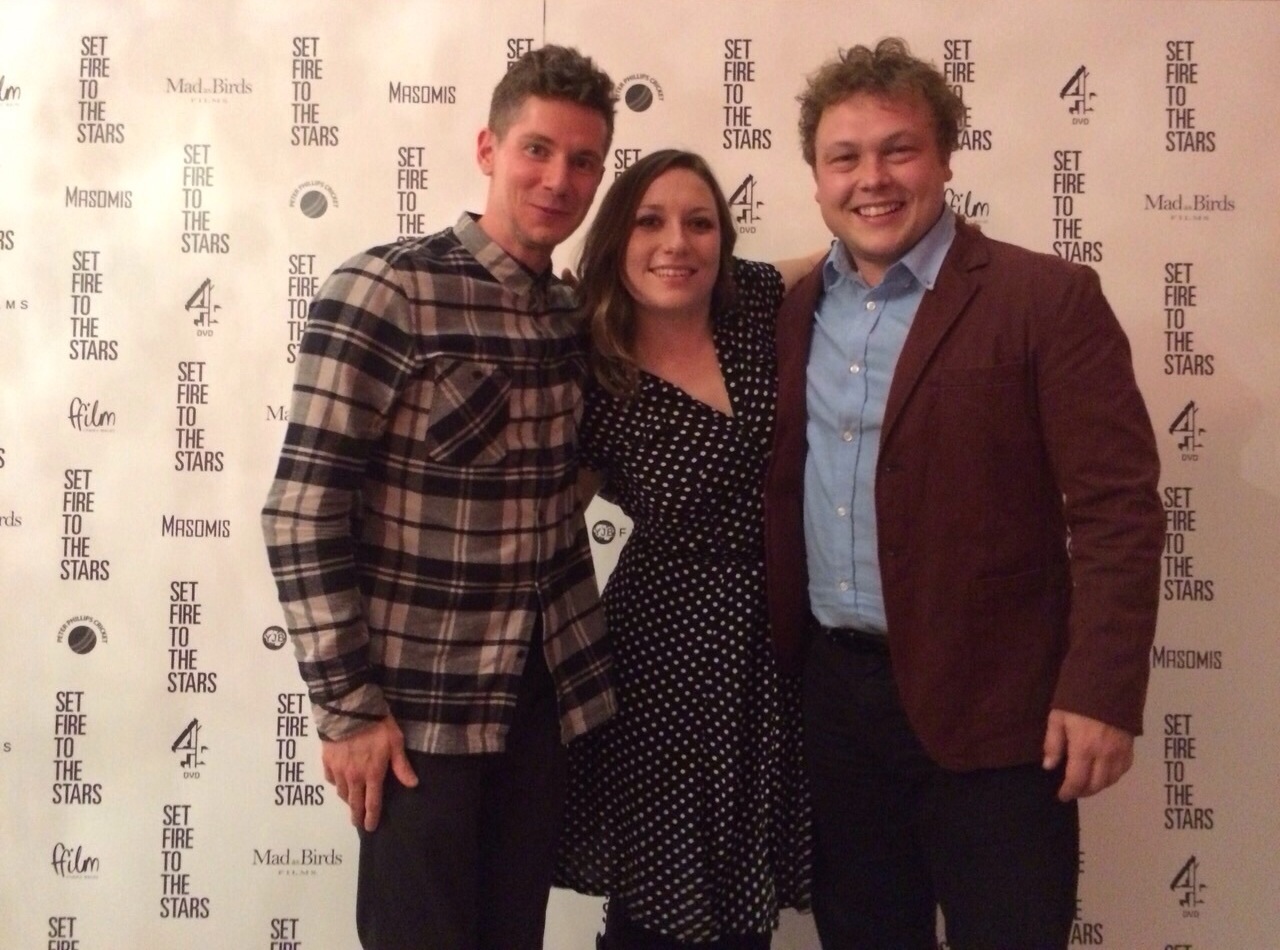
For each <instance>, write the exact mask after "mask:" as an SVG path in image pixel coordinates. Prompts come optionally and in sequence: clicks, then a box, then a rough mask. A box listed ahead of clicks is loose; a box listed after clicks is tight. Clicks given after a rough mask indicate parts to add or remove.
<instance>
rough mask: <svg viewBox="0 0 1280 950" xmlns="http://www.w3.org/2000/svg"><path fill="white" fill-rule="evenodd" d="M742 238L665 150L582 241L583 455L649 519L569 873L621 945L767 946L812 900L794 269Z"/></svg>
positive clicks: (565, 869) (617, 190)
mask: <svg viewBox="0 0 1280 950" xmlns="http://www.w3.org/2000/svg"><path fill="white" fill-rule="evenodd" d="M734 238H735V233H734V229H733V225H732V221H731V219H730V216H729V209H728V206H727V204H726V203H725V199H724V195H723V192H722V191H721V190H720V188H719V186H718V185H717V184H716V182H715V178H714V177H713V176H712V174H711V171H710V169H709V168H708V167H707V166H706V164H705V162H704V161H703V160H702V159H701V158H699V157H698V156H697V155H693V154H691V153H688V152H678V151H673V150H666V151H661V152H656V153H653V154H651V155H649V156H646V157H645V158H643V159H641V160H640V161H639V162H638V163H636V164H635V165H633V166H632V167H631V168H629V169H628V170H627V171H626V172H625V173H624V174H623V175H622V176H621V177H620V178H619V179H618V180H617V181H616V182H615V183H614V185H613V187H612V188H611V189H610V191H609V193H608V195H607V196H606V197H605V199H604V201H603V203H602V205H601V208H600V211H599V213H598V215H597V217H596V219H595V223H594V224H593V225H592V227H591V229H590V231H589V233H588V235H587V238H586V243H585V245H584V249H583V258H582V273H583V275H584V276H583V280H582V285H581V288H580V290H581V295H582V298H583V301H584V306H585V307H586V310H587V314H588V316H589V319H590V321H591V337H592V356H591V358H592V369H593V373H592V376H593V380H592V382H591V383H590V384H589V385H588V387H587V395H586V408H585V413H584V417H583V420H582V425H581V429H580V436H579V437H580V444H581V453H582V460H583V464H584V466H586V467H587V468H588V469H590V470H594V471H595V472H596V473H598V474H599V477H600V479H601V484H602V494H603V496H604V497H605V498H607V499H609V500H610V501H613V502H615V503H617V504H618V505H619V506H620V507H621V508H622V509H623V511H624V512H626V514H627V515H628V516H629V517H630V518H631V519H632V521H633V522H634V528H633V531H632V533H631V536H630V537H629V539H628V541H627V543H626V546H625V547H624V548H623V551H622V554H621V556H620V558H619V561H618V564H617V567H616V568H615V569H614V571H613V573H612V575H611V576H610V578H609V582H608V584H607V585H606V587H605V591H604V604H605V612H606V617H607V620H608V627H609V632H610V635H611V637H612V642H613V646H614V652H615V656H616V662H617V667H616V674H617V680H618V686H619V712H618V715H617V716H616V717H615V718H614V719H613V720H612V721H611V722H609V723H607V724H606V725H604V726H603V727H601V728H599V729H597V730H595V731H594V732H593V733H591V734H589V735H587V736H585V737H583V738H581V739H579V740H576V741H575V742H574V743H573V744H572V745H571V746H570V749H569V792H568V801H567V804H566V811H565V824H564V829H563V831H562V832H561V847H560V854H559V860H558V868H557V878H556V882H557V883H558V884H560V885H561V886H565V887H571V888H573V889H575V890H578V891H581V892H583V893H587V894H595V895H604V896H607V897H608V912H607V915H606V927H605V933H604V935H603V937H602V938H601V941H600V946H601V947H604V948H609V950H615V948H640V947H643V948H646V950H654V948H668V947H698V948H702V950H710V948H715V950H721V948H724V950H728V948H752V950H754V948H766V947H768V946H769V942H770V935H771V932H772V930H773V928H774V927H775V926H776V925H777V921H778V911H779V909H780V908H783V907H796V908H807V907H808V905H809V876H810V851H811V848H810V830H809V824H810V813H809V802H808V797H807V789H806V787H805V785H804V779H803V774H804V773H803V769H802V765H801V740H800V706H799V684H798V681H797V680H795V679H793V678H791V677H788V676H785V675H783V674H782V673H780V672H779V670H778V669H777V666H776V664H775V661H774V658H773V655H772V653H771V648H770V644H769V636H768V629H767V622H766V615H765V596H764V551H763V509H762V495H761V485H762V480H763V478H764V471H765V462H766V453H767V451H768V447H769V444H770V438H771V431H772V426H773V412H774V395H775V393H774V390H775V384H774V350H773V330H774V314H775V311H776V309H777V306H778V303H779V301H780V300H781V297H782V294H783V290H784V280H783V276H782V274H781V273H780V271H779V269H778V268H775V267H773V266H771V265H768V264H760V263H753V262H748V261H741V260H737V259H735V258H733V257H732V250H733V244H734ZM814 260H816V258H814ZM811 263H812V261H803V260H798V261H793V262H786V263H785V264H780V265H779V267H781V268H785V269H786V270H787V271H788V276H789V277H792V278H798V277H799V276H800V275H801V274H802V273H803V272H804V271H805V270H806V269H807V267H808V266H809V264H811Z"/></svg>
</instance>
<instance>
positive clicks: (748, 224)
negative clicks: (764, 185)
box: [729, 175, 764, 234]
mask: <svg viewBox="0 0 1280 950" xmlns="http://www.w3.org/2000/svg"><path fill="white" fill-rule="evenodd" d="M757 184H758V182H757V181H756V176H755V175H748V176H747V177H746V178H744V179H742V183H741V184H739V185H738V187H737V188H735V189H734V191H733V194H731V195H730V196H729V211H730V213H731V214H732V215H733V226H734V227H735V228H737V230H738V233H739V234H755V231H756V225H758V224H759V223H760V220H761V219H760V208H761V206H762V205H763V204H764V202H763V201H761V200H759V199H757V198H756V185H757Z"/></svg>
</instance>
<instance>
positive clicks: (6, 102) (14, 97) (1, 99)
mask: <svg viewBox="0 0 1280 950" xmlns="http://www.w3.org/2000/svg"><path fill="white" fill-rule="evenodd" d="M21 99H22V87H21V86H15V85H13V84H12V83H11V82H9V80H8V78H7V77H6V76H4V75H3V74H0V106H16V105H17V104H18V102H19V101H20V100H21Z"/></svg>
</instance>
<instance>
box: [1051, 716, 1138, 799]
mask: <svg viewBox="0 0 1280 950" xmlns="http://www.w3.org/2000/svg"><path fill="white" fill-rule="evenodd" d="M1064 755H1065V756H1066V759H1067V770H1066V777H1065V778H1064V779H1063V782H1062V787H1061V788H1059V789H1058V800H1059V801H1063V802H1069V801H1071V800H1072V799H1073V798H1087V797H1088V796H1090V795H1095V794H1097V793H1098V792H1100V791H1102V790H1103V789H1104V788H1107V787H1108V786H1111V785H1114V784H1115V783H1116V782H1118V781H1119V780H1120V776H1122V775H1124V773H1125V772H1127V771H1129V766H1131V765H1133V736H1132V735H1131V734H1130V733H1128V732H1125V731H1124V730H1123V729H1118V728H1116V727H1115V726H1111V725H1108V724H1107V723H1105V722H1100V721H1098V720H1097V719H1090V718H1089V717H1088V716H1082V715H1080V714H1079V713H1073V712H1064V711H1063V710H1061V709H1052V710H1050V711H1049V728H1048V729H1046V730H1045V734H1044V767H1045V768H1046V769H1053V768H1057V767H1058V763H1060V762H1061V761H1062V757H1063V756H1064Z"/></svg>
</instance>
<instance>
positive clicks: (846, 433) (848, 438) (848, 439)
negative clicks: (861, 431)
mask: <svg viewBox="0 0 1280 950" xmlns="http://www.w3.org/2000/svg"><path fill="white" fill-rule="evenodd" d="M840 438H841V439H843V440H844V441H846V442H852V441H853V433H852V432H849V431H848V430H845V431H844V432H841V433H840Z"/></svg>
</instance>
